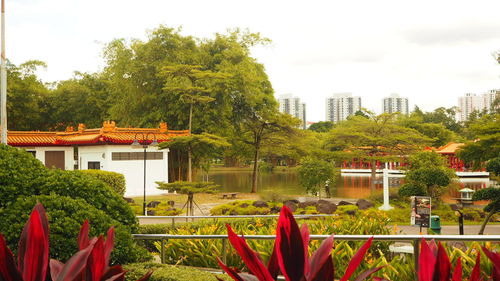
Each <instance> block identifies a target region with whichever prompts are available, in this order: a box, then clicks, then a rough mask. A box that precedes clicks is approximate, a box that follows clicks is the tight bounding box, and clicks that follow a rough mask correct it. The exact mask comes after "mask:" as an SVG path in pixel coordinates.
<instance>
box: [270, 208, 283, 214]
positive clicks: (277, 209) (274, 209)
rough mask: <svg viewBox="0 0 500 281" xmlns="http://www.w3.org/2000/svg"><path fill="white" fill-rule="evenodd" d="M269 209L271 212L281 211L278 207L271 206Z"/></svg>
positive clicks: (277, 212)
mask: <svg viewBox="0 0 500 281" xmlns="http://www.w3.org/2000/svg"><path fill="white" fill-rule="evenodd" d="M270 210H271V214H279V212H281V208H280V207H272V208H271V209H270Z"/></svg>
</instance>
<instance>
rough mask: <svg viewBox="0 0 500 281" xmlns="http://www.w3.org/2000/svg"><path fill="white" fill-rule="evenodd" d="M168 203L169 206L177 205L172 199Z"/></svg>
mask: <svg viewBox="0 0 500 281" xmlns="http://www.w3.org/2000/svg"><path fill="white" fill-rule="evenodd" d="M167 204H168V205H169V206H171V207H173V206H174V205H175V201H172V200H170V201H168V202H167Z"/></svg>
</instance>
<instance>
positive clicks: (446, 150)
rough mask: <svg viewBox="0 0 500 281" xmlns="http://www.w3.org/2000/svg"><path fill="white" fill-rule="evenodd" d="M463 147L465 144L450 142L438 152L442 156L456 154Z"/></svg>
mask: <svg viewBox="0 0 500 281" xmlns="http://www.w3.org/2000/svg"><path fill="white" fill-rule="evenodd" d="M463 145H464V144H463V143H457V142H450V143H447V144H445V145H443V146H441V147H440V148H438V149H437V150H436V152H437V153H440V154H455V153H456V152H457V150H458V149H459V148H460V147H461V146H463Z"/></svg>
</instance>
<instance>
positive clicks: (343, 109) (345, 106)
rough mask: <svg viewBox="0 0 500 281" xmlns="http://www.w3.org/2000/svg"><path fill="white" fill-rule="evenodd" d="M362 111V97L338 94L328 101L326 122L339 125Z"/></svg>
mask: <svg viewBox="0 0 500 281" xmlns="http://www.w3.org/2000/svg"><path fill="white" fill-rule="evenodd" d="M358 110H361V97H353V96H352V94H351V93H338V94H333V96H331V97H329V98H327V99H326V121H332V122H334V123H338V122H340V121H343V120H346V119H347V117H349V116H351V115H353V114H354V113H356V111H358Z"/></svg>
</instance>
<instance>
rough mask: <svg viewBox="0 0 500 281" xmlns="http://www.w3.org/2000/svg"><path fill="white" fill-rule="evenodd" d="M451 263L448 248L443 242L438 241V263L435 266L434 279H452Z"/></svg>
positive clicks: (446, 280)
mask: <svg viewBox="0 0 500 281" xmlns="http://www.w3.org/2000/svg"><path fill="white" fill-rule="evenodd" d="M450 271H451V263H450V259H449V258H448V255H447V254H446V250H445V249H444V247H443V245H441V242H439V243H438V250H437V259H436V265H435V266H434V274H433V275H434V276H433V279H434V280H438V281H449V280H450Z"/></svg>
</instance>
